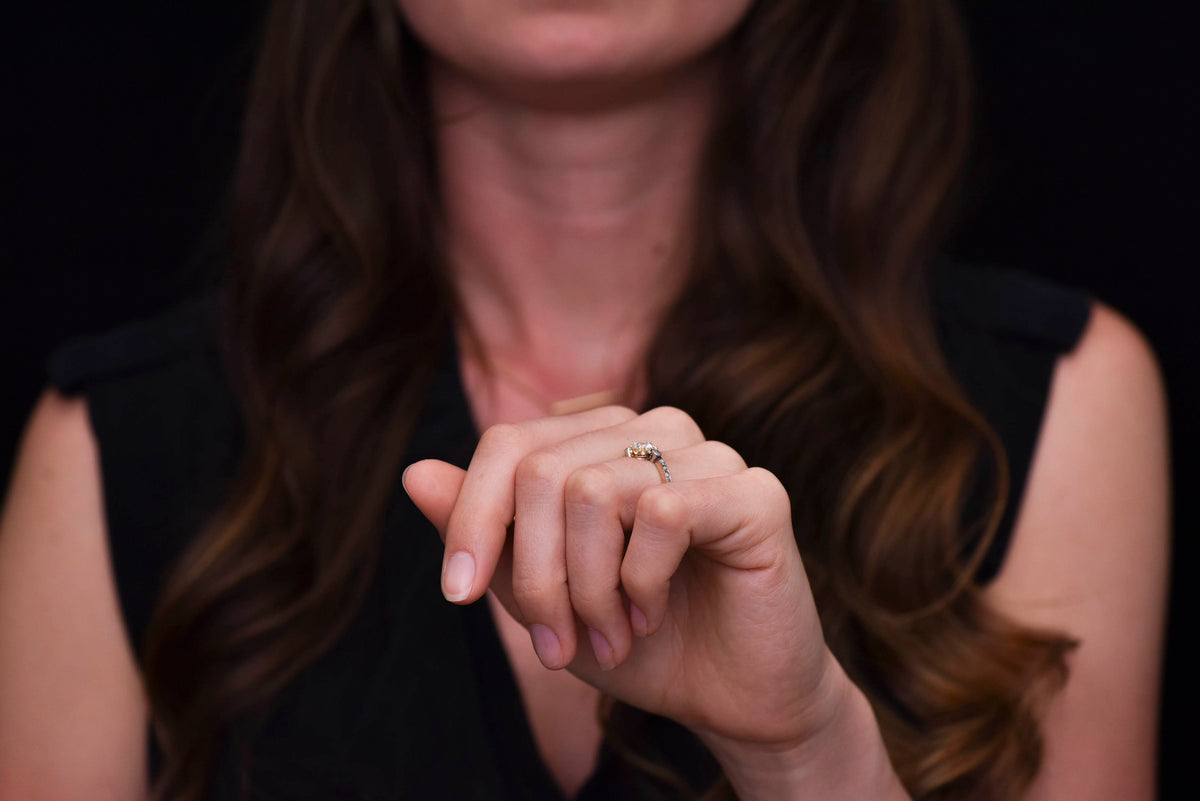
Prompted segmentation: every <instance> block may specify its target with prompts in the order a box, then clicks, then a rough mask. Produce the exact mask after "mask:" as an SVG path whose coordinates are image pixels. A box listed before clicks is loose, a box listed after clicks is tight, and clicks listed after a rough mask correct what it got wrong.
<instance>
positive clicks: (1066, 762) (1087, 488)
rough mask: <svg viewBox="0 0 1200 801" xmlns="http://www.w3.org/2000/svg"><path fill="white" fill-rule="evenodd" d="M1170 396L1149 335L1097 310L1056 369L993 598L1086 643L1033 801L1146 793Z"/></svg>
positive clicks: (1055, 717)
mask: <svg viewBox="0 0 1200 801" xmlns="http://www.w3.org/2000/svg"><path fill="white" fill-rule="evenodd" d="M1169 508H1170V503H1169V468H1168V454H1167V413H1166V398H1165V392H1164V388H1163V381H1162V377H1161V372H1160V370H1159V367H1158V364H1157V361H1156V359H1155V357H1154V354H1153V352H1152V350H1151V349H1150V347H1149V345H1148V344H1147V342H1146V340H1145V338H1144V337H1143V336H1142V335H1141V333H1140V332H1139V331H1138V330H1137V329H1136V328H1135V327H1134V326H1133V325H1132V324H1130V323H1129V322H1128V321H1127V320H1125V319H1124V318H1123V317H1121V315H1119V314H1118V313H1116V312H1115V311H1113V310H1112V309H1109V308H1107V307H1105V306H1103V305H1099V304H1097V305H1096V307H1095V310H1094V313H1093V314H1092V315H1091V318H1090V321H1089V323H1088V325H1087V328H1086V330H1085V332H1084V334H1083V336H1082V338H1081V340H1080V342H1079V344H1078V346H1077V347H1076V348H1075V349H1074V350H1073V351H1072V352H1071V353H1070V354H1069V355H1068V356H1066V357H1065V358H1063V359H1061V360H1060V361H1059V363H1058V365H1057V367H1056V369H1055V372H1054V377H1053V386H1052V389H1051V393H1050V400H1049V404H1048V407H1047V411H1046V416H1045V423H1044V425H1043V426H1042V431H1041V435H1040V437H1039V441H1038V445H1037V452H1036V455H1035V457H1034V462H1033V466H1032V470H1031V473H1030V479H1029V485H1028V490H1027V492H1026V495H1025V498H1024V501H1023V503H1022V506H1021V510H1020V514H1019V517H1018V521H1017V526H1016V530H1015V532H1014V535H1013V542H1012V547H1011V553H1010V556H1009V558H1008V560H1007V561H1006V563H1005V565H1004V569H1003V570H1002V572H1001V573H1000V575H999V577H998V578H997V579H996V581H995V582H994V584H993V585H992V586H991V587H989V589H988V593H989V597H990V598H991V600H992V602H993V603H994V604H995V605H996V606H997V607H998V608H999V609H1000V610H1001V611H1003V612H1005V613H1007V614H1008V615H1010V616H1012V617H1013V618H1015V619H1016V620H1018V621H1021V622H1024V623H1026V624H1029V625H1033V626H1039V627H1044V628H1050V629H1054V630H1058V631H1062V632H1065V633H1066V634H1068V635H1069V636H1071V637H1073V638H1075V639H1076V640H1078V642H1079V647H1078V650H1077V651H1076V653H1074V654H1073V655H1072V659H1071V666H1070V667H1071V676H1070V679H1069V681H1068V685H1067V687H1066V689H1065V690H1064V691H1063V693H1062V694H1061V695H1060V697H1059V698H1057V699H1056V701H1055V704H1054V706H1053V707H1052V709H1051V712H1050V715H1049V718H1048V720H1047V721H1046V726H1045V731H1046V740H1047V751H1046V766H1045V769H1044V770H1043V771H1042V774H1041V776H1040V777H1039V780H1038V786H1037V787H1036V788H1035V792H1034V794H1033V795H1032V797H1033V798H1036V799H1040V798H1048V799H1049V798H1061V797H1070V798H1080V799H1101V798H1103V799H1108V798H1113V799H1115V798H1149V797H1151V795H1152V788H1153V781H1154V779H1153V776H1154V750H1155V745H1154V744H1155V734H1156V710H1157V707H1158V691H1159V671H1160V667H1161V666H1160V660H1161V651H1162V643H1163V639H1162V638H1163V626H1164V617H1165V611H1164V610H1165V604H1166V598H1165V596H1166V586H1167V573H1168V543H1169V528H1170V523H1169V514H1170V513H1169Z"/></svg>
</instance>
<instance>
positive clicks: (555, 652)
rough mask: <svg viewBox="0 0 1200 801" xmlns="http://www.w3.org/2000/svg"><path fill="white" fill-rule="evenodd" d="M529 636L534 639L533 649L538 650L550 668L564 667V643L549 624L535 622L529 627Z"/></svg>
mask: <svg viewBox="0 0 1200 801" xmlns="http://www.w3.org/2000/svg"><path fill="white" fill-rule="evenodd" d="M529 638H530V639H531V640H533V650H535V651H537V655H538V659H540V660H542V664H543V665H545V666H546V667H548V668H560V667H562V645H561V644H560V643H559V641H558V636H557V635H555V633H554V632H553V631H552V630H551V629H550V627H549V626H543V625H542V624H541V623H534V624H533V625H532V626H530V627H529Z"/></svg>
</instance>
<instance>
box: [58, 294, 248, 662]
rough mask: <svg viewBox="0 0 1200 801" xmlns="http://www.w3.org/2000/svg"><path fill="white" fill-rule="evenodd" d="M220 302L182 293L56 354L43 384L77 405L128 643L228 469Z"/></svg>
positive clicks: (232, 406) (231, 432) (234, 445)
mask: <svg viewBox="0 0 1200 801" xmlns="http://www.w3.org/2000/svg"><path fill="white" fill-rule="evenodd" d="M217 317H218V304H217V303H216V300H215V299H213V298H205V299H202V300H196V301H191V302H188V303H186V304H183V305H180V306H177V307H175V308H173V309H170V310H168V311H167V312H165V313H163V314H160V315H158V316H157V317H154V318H151V319H148V320H143V321H137V322H132V323H129V324H126V325H123V326H120V327H118V328H116V329H113V330H111V331H108V332H105V333H101V334H99V335H95V336H90V337H84V338H81V339H78V340H75V341H74V342H71V343H68V344H67V345H65V346H63V347H62V348H60V349H59V350H58V351H56V352H55V353H54V354H53V355H52V356H51V357H50V361H49V364H48V367H47V372H48V374H49V378H50V383H51V386H52V387H53V388H54V390H56V392H57V393H60V394H61V395H63V396H64V397H65V398H72V399H81V400H83V401H85V402H86V417H85V420H86V422H87V426H88V428H89V436H90V438H91V439H92V441H93V442H94V448H95V450H96V459H97V462H98V465H99V471H100V485H101V490H102V500H103V513H104V521H105V524H106V528H107V539H108V545H109V548H110V550H111V553H112V564H113V570H114V573H115V576H116V581H117V587H118V590H119V595H120V603H121V609H122V613H123V616H124V617H125V621H126V624H127V627H128V629H129V634H130V637H131V639H132V640H133V642H134V643H135V644H136V643H139V642H140V639H141V634H142V632H143V631H144V629H145V626H146V624H147V623H148V621H149V616H150V612H151V609H152V608H153V603H154V599H155V597H156V596H157V592H158V589H159V586H160V584H161V580H162V577H163V576H164V575H165V574H166V571H167V570H168V569H169V566H170V564H171V563H173V561H174V560H175V558H176V557H177V556H178V554H179V553H180V552H181V551H182V549H183V548H184V547H185V546H186V544H187V543H188V542H189V541H190V539H191V538H192V537H193V536H194V535H195V532H196V531H197V530H198V529H199V528H200V527H201V526H202V525H203V523H204V522H205V520H206V519H207V518H208V517H209V516H210V515H211V513H212V510H213V509H214V508H215V507H216V505H217V504H218V503H219V501H220V498H221V497H223V493H224V491H225V490H226V487H227V486H228V482H229V480H230V477H231V476H232V474H233V472H234V471H235V469H236V465H237V461H238V458H239V456H240V449H241V442H242V434H241V430H242V426H241V415H240V412H239V409H238V404H237V401H236V399H235V396H234V393H233V391H232V389H231V388H230V382H229V380H228V379H227V377H226V371H225V369H224V365H223V359H222V353H221V347H220V335H219V330H220V329H219V326H218V324H217Z"/></svg>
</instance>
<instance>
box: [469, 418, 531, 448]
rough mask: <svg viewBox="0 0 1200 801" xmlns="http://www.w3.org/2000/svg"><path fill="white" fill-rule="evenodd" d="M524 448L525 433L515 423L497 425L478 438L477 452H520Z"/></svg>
mask: <svg viewBox="0 0 1200 801" xmlns="http://www.w3.org/2000/svg"><path fill="white" fill-rule="evenodd" d="M524 446H525V432H524V430H523V429H522V428H521V426H520V425H518V424H516V423H497V424H496V425H494V426H491V427H490V428H488V430H487V431H484V432H483V435H482V436H481V437H480V438H479V448H478V449H479V450H480V451H482V452H484V453H487V454H502V453H511V452H513V451H516V452H518V453H519V452H520V451H522V450H523V449H524Z"/></svg>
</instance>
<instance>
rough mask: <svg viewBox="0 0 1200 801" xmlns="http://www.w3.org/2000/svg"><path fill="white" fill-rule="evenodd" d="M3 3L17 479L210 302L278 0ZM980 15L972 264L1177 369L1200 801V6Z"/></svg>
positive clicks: (970, 210)
mask: <svg viewBox="0 0 1200 801" xmlns="http://www.w3.org/2000/svg"><path fill="white" fill-rule="evenodd" d="M6 5H8V6H9V9H8V10H7V11H2V12H0V15H3V16H0V48H2V50H0V52H2V53H3V55H2V56H0V59H2V61H0V67H2V71H0V154H2V160H0V187H2V190H0V204H2V205H0V343H3V345H2V346H0V347H2V348H3V351H2V352H3V354H4V359H3V363H2V369H3V383H2V384H0V392H2V397H0V465H3V466H2V467H0V481H4V480H5V479H6V475H7V472H6V471H7V467H8V465H9V464H10V462H11V458H12V454H13V452H14V449H15V446H16V442H17V438H18V436H19V432H20V428H21V426H22V424H23V420H24V418H25V416H26V415H27V413H28V410H29V408H30V406H31V405H32V403H33V401H34V399H35V397H36V395H37V393H38V392H39V390H40V388H41V386H42V384H43V377H42V370H43V366H42V365H43V362H44V359H45V356H46V354H47V352H48V351H49V350H50V348H52V347H53V346H54V345H55V344H56V343H60V342H62V341H63V340H64V339H66V338H68V337H69V336H72V335H75V334H79V333H83V332H89V331H95V330H100V329H104V328H107V327H109V326H111V325H113V324H115V323H118V322H120V321H123V320H127V319H130V318H134V317H138V316H143V315H145V314H149V313H152V312H154V311H155V310H158V309H161V308H162V307H164V306H165V305H167V304H169V303H170V302H171V301H173V300H175V299H178V298H181V297H183V296H184V295H186V294H188V293H189V292H192V291H194V290H195V288H196V287H198V286H201V285H203V284H205V283H207V282H208V281H209V280H210V277H209V276H206V275H205V271H204V270H203V269H202V268H201V267H200V266H199V265H203V264H204V263H205V260H204V259H202V258H197V257H196V253H197V251H198V249H200V248H202V245H203V243H204V241H205V237H206V230H208V229H209V226H210V220H211V219H212V218H213V216H214V212H215V210H216V209H217V208H218V207H219V206H220V203H221V201H222V199H223V197H224V193H225V189H226V184H227V180H228V175H229V170H230V167H231V165H232V161H233V155H234V149H235V146H236V141H237V136H238V117H239V112H240V107H241V104H242V98H243V95H244V91H245V81H246V75H247V72H248V70H249V67H250V64H251V61H252V57H253V50H254V44H255V40H256V34H257V28H258V25H259V16H260V10H261V7H262V2H261V0H208V2H204V3H199V2H192V3H181V2H166V1H163V2H157V3H153V4H151V3H124V4H120V3H108V4H87V3H81V2H69V3H53V4H50V3H46V4H35V3H30V4H27V5H25V6H23V7H20V8H21V10H20V11H19V12H17V11H16V9H15V8H14V7H16V6H17V4H6ZM960 5H961V7H962V9H963V13H964V16H965V18H966V21H967V24H968V28H969V30H970V33H971V36H972V40H973V44H974V47H975V55H976V63H977V74H978V82H979V92H980V121H981V133H980V136H979V146H978V153H979V155H978V157H977V159H976V168H975V171H974V180H973V182H972V186H971V191H970V194H969V199H968V203H967V213H966V216H965V219H964V222H963V224H962V226H961V228H960V232H959V234H958V235H957V237H956V239H955V243H954V246H953V250H954V251H955V252H956V253H957V254H958V255H960V256H963V257H966V258H970V259H972V260H976V261H982V262H988V263H1000V264H1007V265H1013V266H1017V267H1020V268H1022V269H1026V270H1029V271H1031V272H1034V273H1037V274H1040V275H1043V276H1046V277H1049V278H1051V279H1054V280H1057V281H1060V282H1063V283H1067V284H1072V285H1076V286H1081V287H1085V288H1087V289H1089V290H1090V291H1092V292H1093V293H1094V294H1095V295H1096V296H1097V297H1098V298H1100V299H1102V300H1104V301H1106V302H1108V303H1109V304H1111V305H1113V306H1115V307H1117V308H1118V309H1120V310H1121V311H1123V312H1124V313H1125V314H1126V315H1128V316H1129V317H1131V318H1132V319H1133V320H1134V321H1135V322H1136V323H1137V324H1138V325H1139V326H1140V327H1141V328H1142V329H1143V331H1144V332H1145V333H1146V334H1147V336H1148V337H1149V339H1150V341H1151V342H1152V343H1153V344H1154V346H1155V348H1156V350H1157V351H1158V353H1159V356H1160V359H1161V361H1162V364H1163V368H1164V371H1165V374H1166V378H1167V384H1168V391H1169V393H1170V397H1171V412H1172V415H1171V416H1172V425H1173V441H1172V447H1173V453H1174V460H1175V493H1176V536H1175V556H1174V559H1175V561H1174V576H1175V577H1174V581H1173V589H1172V607H1171V627H1170V638H1169V645H1168V658H1167V663H1166V666H1167V667H1166V686H1165V692H1166V696H1165V699H1166V700H1165V704H1164V717H1163V738H1162V763H1161V775H1162V789H1163V794H1162V795H1163V798H1168V799H1170V798H1179V799H1184V798H1200V779H1197V778H1194V777H1193V775H1194V774H1196V773H1197V772H1198V771H1196V770H1195V766H1194V765H1193V764H1192V754H1191V751H1192V747H1193V744H1194V743H1195V741H1196V740H1195V737H1194V736H1193V734H1192V732H1193V731H1194V726H1193V718H1194V716H1195V715H1196V713H1197V711H1198V706H1197V704H1196V698H1195V691H1194V688H1193V683H1192V680H1191V676H1193V675H1196V674H1197V668H1198V667H1200V661H1198V660H1197V658H1196V657H1195V656H1194V655H1191V654H1187V653H1184V651H1183V649H1184V648H1185V647H1186V646H1187V643H1188V640H1189V635H1190V634H1191V633H1192V632H1193V627H1192V624H1191V617H1192V613H1193V611H1194V610H1195V608H1196V604H1195V601H1196V599H1197V593H1196V591H1195V589H1194V585H1195V583H1196V579H1195V578H1194V577H1193V575H1192V573H1193V571H1194V570H1195V569H1196V567H1197V566H1198V565H1200V560H1198V557H1200V553H1198V546H1197V543H1196V542H1195V538H1194V537H1193V536H1192V533H1193V532H1195V531H1197V522H1198V519H1197V518H1198V516H1200V505H1198V504H1197V501H1196V499H1195V492H1194V488H1195V487H1196V481H1197V477H1198V476H1200V471H1198V464H1197V462H1198V459H1197V456H1196V451H1197V445H1200V425H1198V424H1197V420H1196V416H1195V415H1194V414H1193V413H1194V411H1195V410H1196V409H1197V408H1198V402H1200V380H1198V378H1197V372H1198V370H1197V367H1198V366H1200V365H1197V363H1196V361H1195V360H1194V359H1193V354H1194V353H1195V352H1196V350H1197V348H1198V347H1200V326H1198V325H1197V323H1196V320H1195V317H1194V314H1193V308H1194V305H1195V303H1196V294H1195V291H1194V288H1193V283H1194V282H1193V280H1192V279H1193V271H1194V270H1195V268H1196V258H1195V254H1194V251H1193V248H1192V240H1193V236H1192V234H1193V230H1194V228H1193V221H1194V220H1196V218H1197V211H1200V209H1198V208H1197V205H1198V204H1197V200H1196V196H1197V195H1196V186H1197V182H1198V181H1200V168H1198V163H1197V156H1196V152H1195V147H1196V145H1197V141H1198V136H1197V134H1198V133H1200V128H1198V125H1197V113H1196V107H1197V103H1198V95H1197V85H1196V81H1197V78H1198V77H1200V75H1198V73H1200V70H1198V69H1197V61H1196V58H1195V56H1194V55H1193V52H1192V50H1191V47H1190V45H1191V44H1192V42H1191V40H1192V39H1193V38H1194V31H1195V30H1196V27H1195V22H1196V21H1197V20H1196V19H1195V13H1194V11H1193V10H1190V9H1188V8H1187V7H1188V6H1189V5H1194V4H1189V3H1182V2H1181V3H1178V4H1175V5H1174V6H1171V5H1167V4H1150V3H1147V4H1142V3H1137V4H1135V3H1133V2H1129V1H1128V0H1119V2H1110V3H1094V2H1089V3H1082V2H1054V0H1041V1H1040V2H1020V1H1018V0H1009V1H1008V2H986V0H960ZM18 13H19V18H17V16H16V15H17V14H18ZM1070 568H1071V566H1070V565H1064V566H1063V569H1064V570H1069V569H1070Z"/></svg>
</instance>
